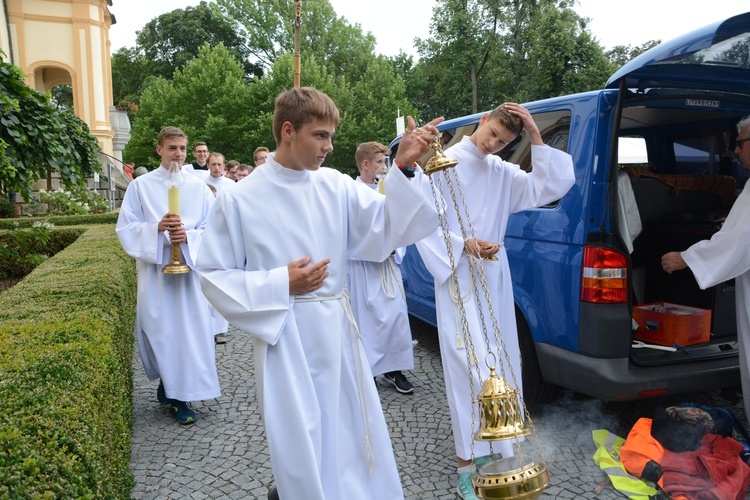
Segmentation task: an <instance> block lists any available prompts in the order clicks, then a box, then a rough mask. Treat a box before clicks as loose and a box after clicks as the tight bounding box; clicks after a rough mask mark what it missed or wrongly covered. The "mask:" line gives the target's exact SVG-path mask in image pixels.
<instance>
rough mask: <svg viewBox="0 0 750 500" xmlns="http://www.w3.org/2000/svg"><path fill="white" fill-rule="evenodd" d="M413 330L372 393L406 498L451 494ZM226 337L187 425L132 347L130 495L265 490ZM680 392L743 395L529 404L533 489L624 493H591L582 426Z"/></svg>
mask: <svg viewBox="0 0 750 500" xmlns="http://www.w3.org/2000/svg"><path fill="white" fill-rule="evenodd" d="M412 330H413V336H414V339H415V340H417V342H418V343H417V346H416V347H415V350H414V355H415V368H414V371H413V372H410V373H408V374H407V375H408V378H409V380H410V381H411V382H412V383H413V384H414V386H415V391H414V394H412V395H401V394H399V393H397V392H396V391H395V390H394V389H393V387H392V386H390V385H389V384H387V383H385V382H384V381H383V380H382V379H380V378H379V379H378V387H379V392H380V396H381V401H382V404H383V409H384V411H385V414H386V420H387V421H388V423H389V426H390V433H391V439H392V442H393V447H394V450H395V454H396V461H397V463H398V466H399V470H400V473H401V481H402V484H403V486H404V495H405V497H406V499H408V500H415V499H444V500H449V499H450V500H453V499H455V498H457V496H456V494H455V479H456V469H455V467H456V466H455V452H454V449H453V440H452V434H451V428H450V417H449V414H448V408H447V404H446V400H445V387H444V385H443V380H442V378H443V377H442V367H441V363H440V354H439V350H438V344H437V336H436V332H435V330H434V329H433V328H432V327H430V326H428V325H425V324H423V323H420V322H417V321H414V322H413V323H412ZM228 338H229V340H228V342H227V343H226V344H224V345H220V346H217V348H216V357H217V359H216V361H217V366H218V368H219V379H220V381H221V389H222V396H221V397H220V398H218V399H214V400H209V401H203V402H197V403H194V405H193V406H194V409H195V411H196V413H197V414H198V417H199V420H198V422H196V423H195V424H192V425H189V426H180V425H179V424H178V423H177V421H176V420H175V419H174V417H173V416H172V415H171V414H170V413H169V410H168V409H167V408H166V407H163V406H160V405H159V404H158V403H157V401H156V388H157V385H158V383H157V382H149V381H148V380H147V379H146V376H145V374H144V373H143V367H142V365H141V363H140V356H139V355H138V353H137V352H136V353H135V355H134V359H133V364H134V368H135V378H134V394H133V402H134V426H135V429H134V437H133V443H132V458H131V464H130V466H131V470H132V472H133V475H134V476H135V480H136V486H135V488H134V489H133V491H132V497H133V498H136V499H166V498H191V499H204V498H236V499H249V498H260V499H265V498H266V493H267V492H268V488H269V487H270V486H271V485H272V483H273V474H272V472H271V467H270V460H269V456H268V449H267V447H266V443H265V434H264V432H263V425H262V423H261V418H260V413H259V411H258V405H257V400H256V394H255V383H254V381H255V379H254V365H253V361H252V356H253V353H252V351H253V343H252V339H251V338H250V336H249V335H247V334H244V333H242V332H240V331H238V330H236V329H230V331H229V335H228ZM682 401H695V402H700V403H703V404H709V405H713V406H727V407H730V408H732V409H733V410H734V411H735V412H736V413H737V414H738V415H740V417H741V418H743V419H744V418H745V413H744V409H743V408H742V402H741V401H740V402H737V403H736V404H735V405H732V404H731V403H730V402H728V401H726V400H724V399H723V398H722V397H721V396H720V394H719V392H718V391H717V392H715V393H707V394H693V395H686V396H680V397H678V396H675V397H671V398H659V399H654V400H648V401H646V402H638V403H605V402H602V401H598V400H592V399H589V398H585V397H583V396H580V395H576V394H573V393H564V394H563V395H562V397H561V399H560V400H559V401H558V402H556V403H555V404H553V405H545V406H541V407H538V408H532V409H531V416H532V419H533V421H534V424H535V426H536V430H537V432H538V435H539V437H540V439H541V442H542V444H543V447H544V454H545V458H546V460H547V462H548V466H549V469H550V473H551V482H550V485H549V487H548V488H547V489H546V490H545V492H544V493H543V495H542V497H541V498H571V499H572V498H599V499H610V498H611V499H615V498H618V499H621V498H624V497H623V496H622V495H620V494H619V493H617V492H616V491H615V490H614V489H613V488H612V487H611V486H609V485H607V486H606V487H604V489H603V490H602V491H601V493H599V494H597V493H595V489H596V487H597V485H599V483H601V482H602V480H604V479H605V475H604V473H603V472H602V471H601V470H600V469H599V468H598V467H597V466H596V465H595V464H594V462H593V460H592V458H591V457H592V455H593V454H594V451H595V447H594V444H593V441H592V439H591V431H592V430H595V429H607V430H610V431H612V432H614V433H616V434H618V435H620V436H623V437H625V436H626V435H627V432H628V430H629V429H630V427H632V425H633V424H634V423H635V421H636V420H637V418H638V417H640V416H650V415H651V411H652V409H653V407H654V406H655V405H657V404H660V405H662V406H670V405H673V404H677V403H679V402H682ZM748 498H750V496H748ZM295 500H296V499H295ZM383 500H388V499H383Z"/></svg>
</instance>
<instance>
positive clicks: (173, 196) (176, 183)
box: [162, 161, 190, 274]
mask: <svg viewBox="0 0 750 500" xmlns="http://www.w3.org/2000/svg"><path fill="white" fill-rule="evenodd" d="M164 184H165V185H166V186H167V199H168V200H169V211H170V212H172V213H175V214H177V215H180V186H182V185H183V184H185V177H183V175H182V169H181V167H180V165H179V164H178V163H177V162H176V161H173V162H171V163H170V164H169V172H167V175H165V176H164ZM181 257H182V250H181V249H180V244H179V243H172V263H171V264H167V265H166V266H164V268H163V269H162V272H163V273H164V274H185V273H189V272H190V266H188V265H187V264H183V263H182V262H180V259H181Z"/></svg>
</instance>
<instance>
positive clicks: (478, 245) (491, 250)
mask: <svg viewBox="0 0 750 500" xmlns="http://www.w3.org/2000/svg"><path fill="white" fill-rule="evenodd" d="M464 250H466V253H468V254H469V255H473V256H474V257H479V258H480V259H486V260H495V259H497V257H495V254H496V253H497V252H499V251H500V244H499V243H490V242H489V241H484V240H480V239H478V238H471V239H469V240H466V242H465V243H464Z"/></svg>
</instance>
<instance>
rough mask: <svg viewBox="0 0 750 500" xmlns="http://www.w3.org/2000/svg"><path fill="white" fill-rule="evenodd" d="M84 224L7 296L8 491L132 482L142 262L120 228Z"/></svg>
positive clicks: (3, 304) (94, 488)
mask: <svg viewBox="0 0 750 500" xmlns="http://www.w3.org/2000/svg"><path fill="white" fill-rule="evenodd" d="M68 219H69V218H66V222H68ZM85 229H86V230H85V232H84V233H83V234H82V235H81V236H80V237H79V238H78V240H77V241H75V242H74V243H73V244H71V245H70V246H68V247H67V248H66V249H65V250H63V251H62V252H60V253H58V254H57V255H55V256H54V257H52V258H51V259H49V260H48V261H46V262H45V263H43V264H42V265H40V266H39V267H37V268H36V269H35V270H34V271H33V272H32V273H31V274H29V275H28V276H27V277H26V278H24V279H23V280H22V281H21V282H20V283H18V284H17V285H16V286H15V287H13V288H11V289H9V290H7V291H5V292H3V293H1V294H0V402H1V403H0V498H129V495H130V491H131V489H132V487H133V484H134V481H133V477H132V475H131V474H130V471H129V467H128V466H129V461H130V439H131V435H132V399H131V394H132V380H133V378H132V363H131V360H132V355H133V326H134V324H135V302H136V277H135V266H134V264H133V260H132V259H131V258H130V257H129V256H127V255H126V254H125V253H124V252H123V251H122V249H121V247H120V244H119V242H118V240H117V236H116V235H115V231H114V226H113V225H111V224H106V225H96V226H90V227H88V228H85Z"/></svg>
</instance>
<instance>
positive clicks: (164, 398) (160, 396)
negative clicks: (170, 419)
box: [156, 380, 172, 405]
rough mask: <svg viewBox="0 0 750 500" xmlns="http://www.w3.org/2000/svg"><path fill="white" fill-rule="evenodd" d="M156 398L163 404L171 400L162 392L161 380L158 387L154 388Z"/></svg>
mask: <svg viewBox="0 0 750 500" xmlns="http://www.w3.org/2000/svg"><path fill="white" fill-rule="evenodd" d="M156 400H157V401H158V402H159V403H161V404H163V405H164V404H169V403H171V402H172V400H171V399H169V398H168V397H167V395H166V393H165V392H164V383H162V381H161V380H160V381H159V387H158V388H157V389H156Z"/></svg>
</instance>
